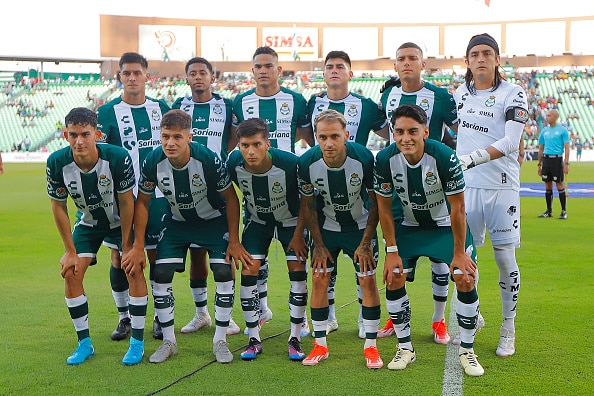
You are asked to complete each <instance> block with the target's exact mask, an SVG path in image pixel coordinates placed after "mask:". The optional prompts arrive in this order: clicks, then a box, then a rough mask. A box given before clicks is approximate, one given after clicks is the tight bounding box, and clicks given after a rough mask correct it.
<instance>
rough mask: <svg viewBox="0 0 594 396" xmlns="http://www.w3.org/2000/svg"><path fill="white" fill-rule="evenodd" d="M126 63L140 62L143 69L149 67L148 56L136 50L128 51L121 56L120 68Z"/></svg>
mask: <svg viewBox="0 0 594 396" xmlns="http://www.w3.org/2000/svg"><path fill="white" fill-rule="evenodd" d="M126 63H140V66H142V67H143V69H148V61H147V60H146V58H145V57H144V56H142V55H140V54H137V53H136V52H126V53H124V54H123V55H122V57H121V58H120V69H121V68H122V67H123V66H124V64H126Z"/></svg>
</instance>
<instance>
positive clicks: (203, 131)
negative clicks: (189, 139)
mask: <svg viewBox="0 0 594 396" xmlns="http://www.w3.org/2000/svg"><path fill="white" fill-rule="evenodd" d="M192 135H194V136H216V137H221V136H223V132H222V131H213V130H211V129H199V128H192Z"/></svg>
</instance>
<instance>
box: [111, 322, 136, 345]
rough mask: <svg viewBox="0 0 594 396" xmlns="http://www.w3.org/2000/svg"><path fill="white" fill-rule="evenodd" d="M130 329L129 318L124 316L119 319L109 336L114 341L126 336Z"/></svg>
mask: <svg viewBox="0 0 594 396" xmlns="http://www.w3.org/2000/svg"><path fill="white" fill-rule="evenodd" d="M131 331H132V322H131V321H130V318H124V319H122V320H120V322H119V323H118V326H117V327H116V329H115V330H114V331H113V332H112V333H111V335H110V337H111V339H112V340H114V341H121V340H123V339H125V338H126V337H128V334H130V332H131Z"/></svg>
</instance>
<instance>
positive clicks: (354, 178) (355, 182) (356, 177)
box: [349, 173, 361, 187]
mask: <svg viewBox="0 0 594 396" xmlns="http://www.w3.org/2000/svg"><path fill="white" fill-rule="evenodd" d="M349 183H351V186H354V187H357V186H360V185H361V178H360V177H359V175H358V174H356V173H351V180H350V181H349Z"/></svg>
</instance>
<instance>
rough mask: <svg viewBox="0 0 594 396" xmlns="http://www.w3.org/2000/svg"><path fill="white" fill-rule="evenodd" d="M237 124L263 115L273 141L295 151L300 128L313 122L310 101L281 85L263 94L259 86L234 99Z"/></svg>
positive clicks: (278, 146) (272, 143) (280, 146)
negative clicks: (258, 93)
mask: <svg viewBox="0 0 594 396" xmlns="http://www.w3.org/2000/svg"><path fill="white" fill-rule="evenodd" d="M233 115H234V119H233V125H234V126H237V125H239V123H240V122H241V121H244V120H247V119H250V118H261V119H263V120H264V121H265V122H266V124H268V127H269V128H270V145H271V147H276V148H279V149H281V150H283V151H289V152H291V153H293V152H295V135H296V132H297V128H302V127H307V126H309V125H310V122H309V116H308V113H307V103H306V102H305V99H304V98H303V96H302V95H301V94H300V93H297V92H293V91H291V90H290V89H287V88H284V87H281V89H280V91H279V92H278V93H276V94H274V95H272V96H259V95H257V94H256V89H255V88H254V89H251V90H249V91H247V92H244V93H243V94H240V95H237V97H236V98H235V100H234V101H233Z"/></svg>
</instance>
